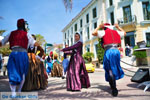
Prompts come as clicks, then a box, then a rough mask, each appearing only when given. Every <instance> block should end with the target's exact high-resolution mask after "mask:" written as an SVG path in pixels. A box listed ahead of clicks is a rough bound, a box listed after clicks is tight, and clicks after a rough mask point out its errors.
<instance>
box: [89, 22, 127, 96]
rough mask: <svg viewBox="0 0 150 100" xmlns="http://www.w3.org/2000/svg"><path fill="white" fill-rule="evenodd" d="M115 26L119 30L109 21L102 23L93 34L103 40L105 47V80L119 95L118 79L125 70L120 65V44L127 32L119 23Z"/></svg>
mask: <svg viewBox="0 0 150 100" xmlns="http://www.w3.org/2000/svg"><path fill="white" fill-rule="evenodd" d="M114 26H115V28H116V29H117V31H116V30H114V27H113V26H110V24H109V23H105V24H100V25H99V26H98V27H97V28H96V29H95V30H94V32H93V33H92V35H93V36H98V37H99V38H102V40H103V47H104V49H105V54H104V59H103V65H104V70H105V80H106V81H107V82H109V84H110V87H111V89H112V95H113V96H117V95H118V90H117V87H116V80H118V79H121V78H123V77H124V72H123V70H122V68H121V66H120V52H119V50H118V45H119V44H121V37H123V36H125V35H126V32H125V31H124V30H123V29H122V28H120V27H119V25H118V24H115V25H114Z"/></svg>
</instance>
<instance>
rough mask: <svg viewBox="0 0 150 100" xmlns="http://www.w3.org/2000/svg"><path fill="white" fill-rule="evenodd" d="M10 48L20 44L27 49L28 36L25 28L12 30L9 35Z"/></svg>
mask: <svg viewBox="0 0 150 100" xmlns="http://www.w3.org/2000/svg"><path fill="white" fill-rule="evenodd" d="M9 43H10V48H12V47H13V46H20V47H22V48H25V49H27V46H28V37H27V32H25V31H23V30H16V31H12V32H11V34H10V37H9Z"/></svg>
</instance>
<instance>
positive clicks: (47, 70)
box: [46, 51, 53, 75]
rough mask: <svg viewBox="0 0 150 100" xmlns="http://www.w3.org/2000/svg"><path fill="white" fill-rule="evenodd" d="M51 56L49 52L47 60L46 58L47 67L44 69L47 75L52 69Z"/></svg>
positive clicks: (51, 53)
mask: <svg viewBox="0 0 150 100" xmlns="http://www.w3.org/2000/svg"><path fill="white" fill-rule="evenodd" d="M52 56H53V52H52V51H51V52H50V54H49V56H48V58H47V62H46V63H47V65H48V67H47V69H46V72H47V73H48V75H49V74H50V73H51V70H52V68H53V63H52V60H53V58H52Z"/></svg>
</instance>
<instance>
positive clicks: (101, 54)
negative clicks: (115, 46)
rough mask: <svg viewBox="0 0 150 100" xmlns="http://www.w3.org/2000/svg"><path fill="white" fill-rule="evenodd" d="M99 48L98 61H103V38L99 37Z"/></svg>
mask: <svg viewBox="0 0 150 100" xmlns="http://www.w3.org/2000/svg"><path fill="white" fill-rule="evenodd" d="M98 42H99V43H98V50H97V57H98V61H99V63H103V57H104V52H105V51H104V49H103V48H102V45H101V42H102V41H101V39H98Z"/></svg>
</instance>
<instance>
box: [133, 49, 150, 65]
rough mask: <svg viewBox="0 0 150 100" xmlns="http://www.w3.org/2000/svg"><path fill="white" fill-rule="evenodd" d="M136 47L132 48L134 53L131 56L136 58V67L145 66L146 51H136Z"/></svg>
mask: <svg viewBox="0 0 150 100" xmlns="http://www.w3.org/2000/svg"><path fill="white" fill-rule="evenodd" d="M138 48H139V47H138V46H135V47H134V52H133V55H134V56H135V57H136V64H137V66H141V65H147V64H148V62H147V55H146V51H145V50H143V51H136V50H135V49H138Z"/></svg>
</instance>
